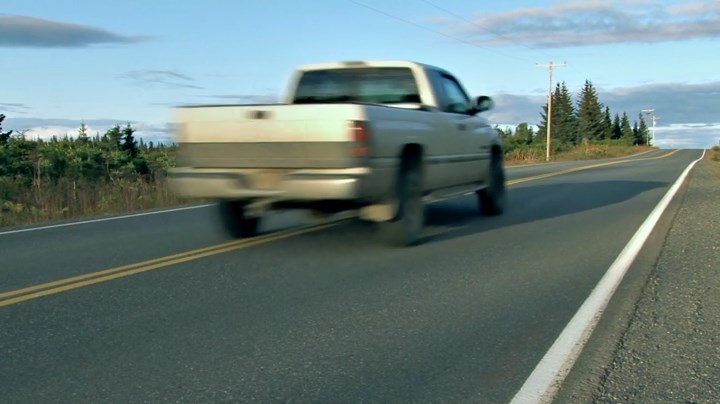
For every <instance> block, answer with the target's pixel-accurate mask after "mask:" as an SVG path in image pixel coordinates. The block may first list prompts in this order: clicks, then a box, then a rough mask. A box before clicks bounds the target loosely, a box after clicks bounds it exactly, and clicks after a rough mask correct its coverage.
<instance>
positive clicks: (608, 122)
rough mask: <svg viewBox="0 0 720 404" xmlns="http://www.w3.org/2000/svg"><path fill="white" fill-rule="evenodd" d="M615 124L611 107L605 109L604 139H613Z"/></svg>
mask: <svg viewBox="0 0 720 404" xmlns="http://www.w3.org/2000/svg"><path fill="white" fill-rule="evenodd" d="M612 137H613V122H612V118H611V117H610V107H607V106H606V107H605V116H604V117H603V137H602V138H603V139H612Z"/></svg>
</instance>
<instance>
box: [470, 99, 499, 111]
mask: <svg viewBox="0 0 720 404" xmlns="http://www.w3.org/2000/svg"><path fill="white" fill-rule="evenodd" d="M494 107H495V101H493V99H492V98H490V97H488V96H487V95H481V96H479V97H477V98H476V99H475V105H473V110H474V111H475V113H476V114H477V113H479V112H485V111H489V110H491V109H493V108H494Z"/></svg>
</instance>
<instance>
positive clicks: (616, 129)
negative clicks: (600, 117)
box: [611, 112, 622, 139]
mask: <svg viewBox="0 0 720 404" xmlns="http://www.w3.org/2000/svg"><path fill="white" fill-rule="evenodd" d="M621 137H622V126H621V124H620V115H618V113H617V112H616V113H615V118H613V125H612V137H611V139H620V138H621Z"/></svg>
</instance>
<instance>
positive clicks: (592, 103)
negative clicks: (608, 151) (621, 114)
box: [578, 80, 605, 141]
mask: <svg viewBox="0 0 720 404" xmlns="http://www.w3.org/2000/svg"><path fill="white" fill-rule="evenodd" d="M578 98H579V100H578V131H579V135H580V138H581V139H582V140H583V141H584V140H599V139H602V138H603V136H604V134H605V124H604V120H605V115H604V114H603V105H602V104H601V103H600V100H599V99H598V95H597V91H596V90H595V87H594V86H593V85H592V83H591V82H590V80H585V85H584V86H583V89H582V90H581V91H580V94H579V97H578Z"/></svg>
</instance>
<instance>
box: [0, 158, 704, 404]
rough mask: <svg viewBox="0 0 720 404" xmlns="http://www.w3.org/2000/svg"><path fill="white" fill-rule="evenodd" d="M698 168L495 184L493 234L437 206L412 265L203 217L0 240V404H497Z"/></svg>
mask: <svg viewBox="0 0 720 404" xmlns="http://www.w3.org/2000/svg"><path fill="white" fill-rule="evenodd" d="M700 154H701V151H696V150H682V151H678V152H674V153H672V154H671V152H670V151H667V150H663V151H656V152H652V153H648V154H644V155H641V156H636V157H633V158H630V159H616V160H606V161H595V162H580V163H555V164H541V165H534V166H529V167H517V168H508V177H509V180H510V181H509V182H510V183H511V184H512V185H511V187H510V193H509V197H510V201H509V207H508V212H507V213H506V214H505V215H503V216H499V217H492V218H487V217H482V216H479V215H478V214H477V209H476V203H475V200H474V198H472V197H468V198H463V199H457V200H452V201H446V202H443V203H440V204H436V205H432V206H431V207H429V208H428V228H427V237H426V239H425V240H424V242H423V244H422V245H420V246H417V247H414V248H411V249H394V248H388V247H385V246H383V245H382V244H381V243H379V242H378V241H377V239H376V237H375V236H374V229H373V227H372V226H370V225H368V224H364V223H361V222H357V221H353V220H349V221H343V222H340V223H337V224H334V225H331V226H328V227H324V228H319V229H310V230H307V231H306V232H305V233H303V234H296V235H293V234H292V233H289V231H290V230H287V229H294V228H297V226H298V225H301V224H303V219H302V216H299V215H297V214H296V213H295V212H288V213H282V214H277V215H274V216H273V217H271V218H270V219H269V220H268V221H267V222H266V224H265V226H264V230H265V232H266V235H264V236H261V237H260V238H258V239H256V240H255V241H252V242H247V241H241V242H232V241H230V240H228V239H227V238H226V236H224V235H223V233H222V232H221V231H220V230H219V228H218V226H217V224H216V220H217V216H216V212H215V211H214V209H213V208H212V207H204V208H196V209H188V210H180V211H174V212H168V213H156V214H151V215H145V216H138V217H129V218H124V219H118V220H110V221H98V222H93V223H85V224H79V225H72V226H61V227H52V228H46V229H40V230H29V231H26V230H28V229H3V230H0V256H2V264H1V265H0V402H3V403H15V402H144V401H148V402H156V401H173V402H227V401H233V402H237V401H244V402H332V403H339V402H433V403H438V402H454V403H457V402H500V403H504V402H508V401H510V399H511V398H512V397H513V395H514V394H515V393H516V392H517V391H518V390H519V388H520V387H521V385H522V384H523V382H524V381H525V379H526V378H527V377H528V375H529V374H530V373H531V372H532V370H533V368H534V367H535V365H536V364H537V363H538V361H539V360H540V359H541V358H542V356H543V355H544V353H545V352H546V350H547V349H548V348H549V347H550V346H551V345H552V343H553V342H554V340H555V339H556V337H557V336H558V334H559V333H560V332H561V330H562V329H563V327H564V326H565V324H566V323H567V322H568V320H569V319H570V318H571V317H572V316H573V314H574V313H575V311H576V310H577V308H578V307H579V306H580V304H581V303H582V302H583V301H584V299H585V298H586V297H587V295H588V294H589V293H590V291H591V290H592V288H593V287H594V286H595V284H596V283H597V281H598V280H599V279H600V277H601V276H602V275H603V274H604V272H605V271H606V270H607V268H608V267H609V266H610V264H611V263H612V262H613V260H614V259H615V257H616V256H617V255H618V253H619V252H620V251H621V250H622V248H623V247H624V245H625V244H626V243H627V242H628V240H629V239H630V238H631V236H632V235H633V233H634V232H635V230H636V229H637V228H638V227H639V226H640V224H641V223H642V222H643V220H644V219H645V217H646V216H647V215H648V214H649V213H650V211H651V210H652V209H653V207H654V206H655V205H656V204H657V202H658V201H659V200H660V199H661V198H662V196H663V195H664V194H665V192H666V191H667V189H668V188H669V186H670V185H671V184H672V183H673V182H674V181H675V179H676V178H677V177H678V176H679V174H680V173H681V172H682V170H683V169H684V168H685V167H686V166H687V165H688V164H689V163H690V162H691V161H692V160H694V159H696V158H698V157H699V156H700ZM663 156H665V157H663ZM587 166H591V167H589V168H584V169H583V167H587ZM16 230H21V231H19V232H18V231H16ZM218 245H222V246H221V247H217V248H214V247H213V246H218ZM191 250H192V251H193V252H191V253H187V254H183V253H184V252H187V251H191ZM163 257H165V258H163ZM158 258H160V259H158ZM153 259H158V260H156V261H150V260H153ZM101 270H107V271H106V272H104V273H102V274H93V273H95V272H97V271H101ZM83 274H91V275H87V277H82V276H83ZM68 277H79V278H74V279H71V280H68V281H64V282H63V281H61V282H56V283H53V284H48V282H53V281H58V280H62V279H66V278H68ZM35 285H40V286H37V287H36V288H33V287H34V286H35ZM18 290H19V291H18ZM13 291H17V292H13Z"/></svg>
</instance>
